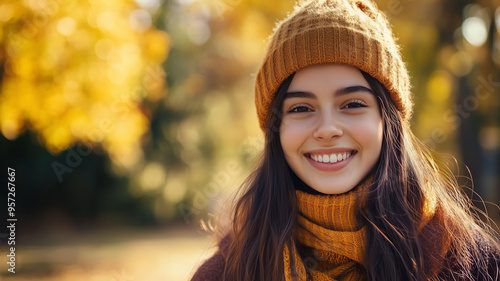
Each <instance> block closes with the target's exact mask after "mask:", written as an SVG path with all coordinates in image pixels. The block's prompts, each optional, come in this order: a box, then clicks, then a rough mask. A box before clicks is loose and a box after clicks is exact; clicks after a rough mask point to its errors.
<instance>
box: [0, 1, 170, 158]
mask: <svg viewBox="0 0 500 281" xmlns="http://www.w3.org/2000/svg"><path fill="white" fill-rule="evenodd" d="M137 11H140V12H141V13H142V15H143V14H144V13H147V12H146V11H144V10H141V9H140V8H139V7H138V6H137V4H136V3H135V2H134V1H132V0H92V1H76V0H43V1H30V0H23V1H17V0H13V1H2V3H0V63H1V64H2V65H3V66H4V68H3V70H1V71H0V75H1V79H2V80H1V85H0V86H1V88H0V130H1V132H2V134H3V135H4V136H5V137H6V138H7V139H11V140H13V139H15V138H17V137H18V136H19V135H20V134H22V133H23V131H25V130H31V131H33V132H35V134H36V135H37V136H38V138H39V140H40V142H41V143H42V144H43V145H45V147H46V148H47V149H48V150H49V151H50V152H51V153H54V154H57V153H59V152H61V151H63V150H65V149H66V148H68V147H69V146H72V145H74V144H76V143H77V142H85V143H87V144H91V145H96V144H100V145H102V147H103V148H104V149H105V151H107V152H108V153H109V155H110V156H111V157H112V159H114V160H116V161H122V160H124V159H125V158H126V157H127V155H129V154H130V153H131V152H132V151H133V150H134V149H137V148H138V146H139V144H140V139H141V137H142V136H143V134H144V133H145V132H146V131H147V130H148V127H149V120H148V117H147V116H146V114H145V113H144V112H143V111H144V110H142V109H141V101H142V100H143V99H144V98H148V99H150V100H153V101H156V100H158V99H160V98H162V97H163V95H165V93H166V85H165V74H164V72H163V70H162V68H161V64H162V63H163V61H164V60H165V59H166V58H167V55H168V50H169V46H170V39H169V36H168V35H167V34H166V33H165V32H163V31H160V30H155V29H154V28H153V27H152V26H150V23H149V24H148V23H147V22H141V18H136V17H134V15H137V14H138V13H137ZM141 24H142V25H141Z"/></svg>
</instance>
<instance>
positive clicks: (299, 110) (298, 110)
mask: <svg viewBox="0 0 500 281" xmlns="http://www.w3.org/2000/svg"><path fill="white" fill-rule="evenodd" d="M310 111H312V110H311V109H310V108H309V107H307V106H304V105H297V106H294V107H292V108H291V109H290V110H289V111H288V112H290V113H293V112H296V113H302V112H310Z"/></svg>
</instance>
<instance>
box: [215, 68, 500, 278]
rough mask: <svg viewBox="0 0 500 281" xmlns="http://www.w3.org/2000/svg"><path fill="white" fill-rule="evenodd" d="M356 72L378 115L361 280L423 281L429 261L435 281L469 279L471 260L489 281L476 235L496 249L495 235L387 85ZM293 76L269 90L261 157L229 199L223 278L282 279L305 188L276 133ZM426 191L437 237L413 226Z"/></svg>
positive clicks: (419, 220)
mask: <svg viewBox="0 0 500 281" xmlns="http://www.w3.org/2000/svg"><path fill="white" fill-rule="evenodd" d="M362 74H363V76H364V77H365V79H366V80H367V82H368V83H369V84H370V86H371V88H372V89H373V91H374V92H375V94H376V96H377V98H378V102H379V106H380V114H381V117H382V120H383V122H384V137H383V142H382V149H381V153H380V158H379V160H378V162H377V164H376V165H375V166H374V168H373V170H372V171H371V173H370V176H371V177H373V183H372V184H371V186H370V190H369V194H368V198H367V200H366V203H365V205H364V206H363V208H362V212H361V216H362V217H363V219H365V220H366V221H367V226H368V227H367V229H368V235H367V241H366V243H367V244H366V252H365V269H366V275H367V277H368V280H394V281H396V280H397V281H400V280H418V281H420V280H428V279H430V276H429V267H431V266H432V265H435V264H436V263H437V264H439V265H440V268H441V274H440V275H438V276H435V277H433V279H435V280H439V279H440V278H442V277H443V278H444V276H446V277H447V278H449V277H454V276H457V278H465V279H472V278H468V277H470V276H468V275H470V272H471V270H472V266H475V267H476V268H478V269H479V274H483V275H484V276H483V277H485V278H484V280H488V279H487V278H486V277H487V276H486V274H487V272H486V269H484V270H481V269H482V268H486V267H487V265H486V262H487V261H486V258H485V257H484V255H483V254H481V249H480V247H479V246H478V244H477V240H478V239H477V238H478V237H481V239H482V240H485V241H486V242H487V243H489V244H490V245H492V247H494V248H498V244H497V242H496V241H495V240H494V238H493V236H492V235H490V234H489V233H488V231H486V230H485V229H484V225H482V226H483V227H481V225H480V223H479V222H478V219H477V218H476V217H475V216H473V214H472V213H471V212H470V207H471V204H470V202H469V201H467V200H466V199H465V198H464V196H463V195H462V194H461V192H460V189H459V187H458V184H457V182H456V181H455V179H454V177H452V176H450V175H446V174H443V172H442V171H440V170H439V168H438V166H437V165H436V163H435V162H434V160H433V158H432V157H431V155H430V153H429V151H428V150H427V149H426V147H425V146H424V145H423V144H421V143H420V142H419V141H418V140H417V139H416V137H415V136H414V135H413V134H412V133H411V131H410V128H409V124H408V123H407V122H405V121H404V120H403V118H402V116H401V114H400V111H399V110H398V109H397V107H396V105H395V104H394V102H393V101H392V99H391V98H390V94H389V92H388V91H387V90H386V88H385V87H384V86H383V85H382V84H381V83H380V82H378V81H377V80H376V79H374V78H373V77H371V76H370V75H368V74H367V73H364V72H362ZM292 79H293V74H292V75H291V76H290V77H288V78H287V79H286V80H285V81H284V82H283V83H282V85H281V86H280V88H279V89H278V91H277V93H276V95H275V98H274V100H273V103H272V105H271V109H270V113H271V114H270V117H269V120H268V123H267V124H269V125H268V127H267V128H266V132H265V136H266V138H265V139H266V142H265V148H264V152H263V156H262V158H261V161H260V164H259V165H258V168H257V169H256V171H255V172H254V173H253V174H252V175H251V176H250V177H249V178H248V179H247V180H246V182H245V183H244V185H243V187H242V189H241V192H242V194H241V197H240V198H239V200H238V202H237V204H236V205H235V210H234V218H233V224H232V230H231V231H230V235H231V236H232V238H231V243H230V245H229V247H228V251H227V255H226V267H225V271H224V280H225V281H253V280H261V281H266V280H269V281H271V280H272V281H277V280H284V265H283V249H284V247H285V245H288V246H291V242H292V241H293V239H294V237H293V229H294V228H295V227H296V222H297V216H298V210H297V203H296V197H295V190H296V189H300V188H301V187H302V188H304V183H303V182H302V181H301V180H300V179H299V178H298V177H297V176H296V175H295V173H294V172H293V171H292V170H291V169H290V167H289V166H288V164H287V163H286V160H285V157H284V154H283V149H282V147H281V143H280V136H279V128H280V126H281V120H282V104H283V100H284V98H285V95H286V93H287V91H288V87H289V85H290V83H291V81H292ZM306 188H307V187H306ZM429 193H431V194H433V196H432V197H433V198H435V200H436V202H435V203H436V204H435V205H436V206H437V212H439V213H440V214H441V215H440V216H439V218H440V220H439V225H438V226H439V227H438V229H430V230H427V231H428V232H429V235H430V236H431V237H438V238H439V239H435V240H433V241H431V243H424V242H423V241H422V239H421V236H419V231H421V230H420V229H419V226H420V225H421V223H422V221H423V220H424V218H423V217H424V213H425V204H426V198H427V197H428V196H427V194H429ZM443 245H449V247H448V255H447V256H446V257H445V258H441V260H439V257H440V256H439V255H436V248H438V249H441V247H443ZM382 253H383V255H381V254H382ZM424 257H425V260H424ZM429 260H430V261H431V262H432V264H429ZM483 271H484V272H483ZM492 278H494V277H492ZM491 280H493V279H491Z"/></svg>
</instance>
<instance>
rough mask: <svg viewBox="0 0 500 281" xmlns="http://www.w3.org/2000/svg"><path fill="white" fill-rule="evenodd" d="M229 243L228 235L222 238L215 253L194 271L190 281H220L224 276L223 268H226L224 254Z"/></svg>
mask: <svg viewBox="0 0 500 281" xmlns="http://www.w3.org/2000/svg"><path fill="white" fill-rule="evenodd" d="M230 243H231V237H230V235H229V234H227V235H226V236H224V237H223V238H222V239H221V240H220V241H219V243H218V247H219V248H218V250H217V252H216V253H215V254H214V255H213V256H212V257H210V258H209V259H208V260H206V261H205V262H204V263H203V264H202V265H201V266H200V267H199V268H198V270H196V272H195V274H194V275H193V278H191V281H212V280H214V281H219V280H222V275H223V274H224V268H225V266H226V258H225V257H226V253H227V249H228V247H229V244H230Z"/></svg>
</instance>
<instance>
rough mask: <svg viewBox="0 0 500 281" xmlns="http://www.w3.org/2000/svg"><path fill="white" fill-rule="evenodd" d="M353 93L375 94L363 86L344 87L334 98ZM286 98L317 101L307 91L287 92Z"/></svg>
mask: <svg viewBox="0 0 500 281" xmlns="http://www.w3.org/2000/svg"><path fill="white" fill-rule="evenodd" d="M355 92H368V93H371V94H373V95H374V94H375V93H374V92H373V91H372V90H371V89H370V88H368V87H365V86H351V87H345V88H340V89H338V90H337V91H335V93H334V95H335V96H337V97H338V96H343V95H347V94H351V93H355ZM288 98H310V99H317V97H316V95H314V94H313V93H312V92H308V91H296V92H288V93H286V96H285V99H288Z"/></svg>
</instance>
